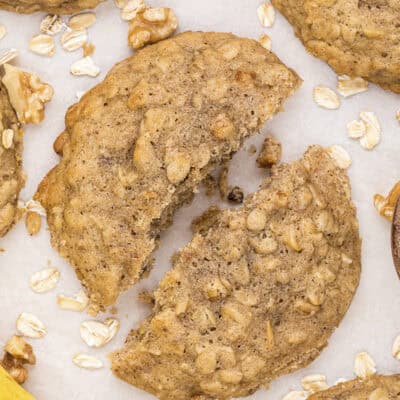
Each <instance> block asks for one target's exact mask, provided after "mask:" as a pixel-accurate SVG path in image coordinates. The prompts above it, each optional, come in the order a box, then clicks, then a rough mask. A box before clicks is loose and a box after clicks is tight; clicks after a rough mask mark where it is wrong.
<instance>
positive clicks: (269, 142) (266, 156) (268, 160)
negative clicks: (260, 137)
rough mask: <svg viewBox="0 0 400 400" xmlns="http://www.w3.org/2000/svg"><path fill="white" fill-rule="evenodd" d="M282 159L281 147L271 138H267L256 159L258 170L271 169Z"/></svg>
mask: <svg viewBox="0 0 400 400" xmlns="http://www.w3.org/2000/svg"><path fill="white" fill-rule="evenodd" d="M281 157H282V145H281V143H280V142H279V141H278V140H276V139H275V138H274V137H272V136H267V137H266V138H265V140H264V143H263V145H262V149H261V151H260V154H259V155H258V157H257V164H258V166H259V167H260V168H271V167H272V166H273V165H275V164H278V163H279V161H280V160H281Z"/></svg>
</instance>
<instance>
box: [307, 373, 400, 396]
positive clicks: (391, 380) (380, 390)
mask: <svg viewBox="0 0 400 400" xmlns="http://www.w3.org/2000/svg"><path fill="white" fill-rule="evenodd" d="M399 396H400V374H397V375H372V376H370V377H368V378H366V379H354V380H352V381H348V382H343V383H340V384H338V385H336V386H333V387H331V388H330V389H327V390H323V391H321V392H317V393H315V394H313V395H311V396H310V397H308V400H332V399H335V400H350V399H351V400H396V399H398V398H399Z"/></svg>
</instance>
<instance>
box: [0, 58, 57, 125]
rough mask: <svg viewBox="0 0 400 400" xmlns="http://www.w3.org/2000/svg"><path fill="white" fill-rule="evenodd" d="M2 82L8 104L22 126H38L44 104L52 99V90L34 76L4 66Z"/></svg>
mask: <svg viewBox="0 0 400 400" xmlns="http://www.w3.org/2000/svg"><path fill="white" fill-rule="evenodd" d="M4 70H5V74H4V76H3V78H2V82H3V83H4V85H5V87H6V88H7V91H8V95H9V97H10V102H11V104H12V106H13V107H14V109H15V111H16V113H17V117H18V119H19V121H20V122H21V123H22V124H27V123H34V124H38V123H39V122H41V121H42V120H43V118H44V104H45V103H47V102H48V101H50V100H51V98H52V97H53V93H54V91H53V88H52V87H51V86H50V85H48V84H47V83H44V82H42V81H41V80H40V78H39V77H38V76H37V75H36V74H30V73H28V72H25V71H22V70H21V69H19V68H16V67H14V66H12V65H10V64H4Z"/></svg>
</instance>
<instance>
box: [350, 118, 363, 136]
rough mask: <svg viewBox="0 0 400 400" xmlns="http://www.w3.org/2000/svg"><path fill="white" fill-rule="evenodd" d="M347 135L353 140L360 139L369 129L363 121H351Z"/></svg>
mask: <svg viewBox="0 0 400 400" xmlns="http://www.w3.org/2000/svg"><path fill="white" fill-rule="evenodd" d="M346 128H347V134H348V136H349V137H350V138H352V139H359V138H361V137H362V136H364V135H365V132H366V131H367V127H366V126H365V124H364V122H363V121H357V120H355V119H354V120H353V121H350V122H349V123H348V124H347V125H346Z"/></svg>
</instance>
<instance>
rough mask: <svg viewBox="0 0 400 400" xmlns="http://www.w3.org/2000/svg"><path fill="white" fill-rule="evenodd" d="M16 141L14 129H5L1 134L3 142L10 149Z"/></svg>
mask: <svg viewBox="0 0 400 400" xmlns="http://www.w3.org/2000/svg"><path fill="white" fill-rule="evenodd" d="M13 141H14V131H13V130H12V129H4V131H3V133H2V134H1V143H2V145H3V147H4V148H5V149H10V148H11V147H12V145H13Z"/></svg>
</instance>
